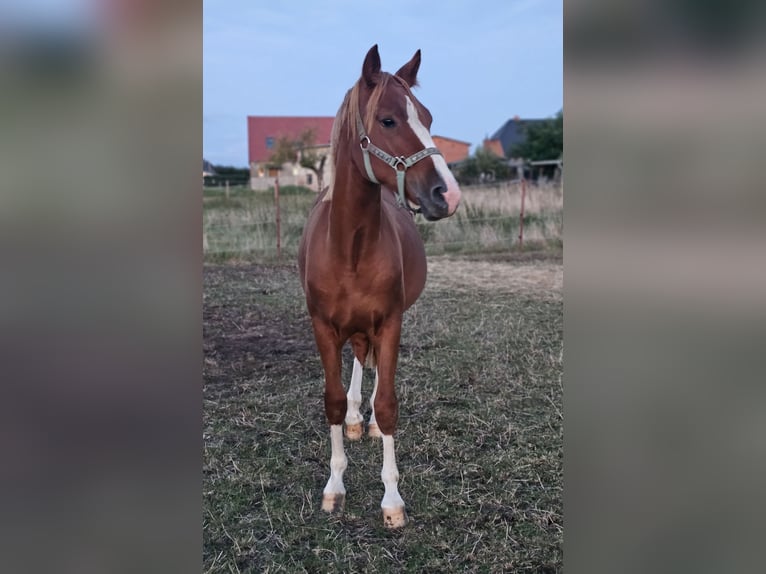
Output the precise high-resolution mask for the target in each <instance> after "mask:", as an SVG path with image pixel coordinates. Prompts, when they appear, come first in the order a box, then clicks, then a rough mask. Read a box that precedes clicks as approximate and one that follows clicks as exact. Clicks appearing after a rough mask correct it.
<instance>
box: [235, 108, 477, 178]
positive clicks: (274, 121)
mask: <svg viewBox="0 0 766 574" xmlns="http://www.w3.org/2000/svg"><path fill="white" fill-rule="evenodd" d="M334 121H335V118H334V117H330V116H306V117H304V116H248V117H247V139H248V163H249V165H250V187H251V188H252V189H267V188H269V187H271V186H272V185H274V178H275V177H276V176H277V173H279V181H280V183H281V184H282V185H303V186H306V187H309V188H312V189H317V183H318V182H317V181H316V174H315V173H314V172H313V171H311V170H310V169H307V168H305V167H302V166H300V165H298V164H284V165H283V166H281V169H277V167H276V166H274V165H272V163H271V158H272V156H273V155H274V152H275V151H276V146H277V142H278V141H279V140H280V139H281V138H285V137H286V138H289V139H291V140H294V141H297V140H298V139H299V138H300V136H301V134H302V133H304V132H305V131H306V130H307V129H313V130H314V135H315V145H313V146H311V148H310V149H311V150H312V151H316V152H317V154H318V155H326V156H327V160H326V161H325V164H324V172H323V177H322V179H323V181H324V182H328V181H331V176H332V170H333V164H332V161H331V157H330V152H331V146H330V138H331V135H332V124H333V122H334ZM432 139H433V140H434V145H436V147H437V148H439V151H440V152H442V155H443V156H444V160H445V161H446V162H447V165H448V166H450V167H452V166H453V165H454V164H456V163H458V162H461V161H463V160H464V159H466V158H467V157H468V155H469V148H470V147H471V144H470V143H468V142H464V141H461V140H456V139H453V138H448V137H445V136H436V135H435V136H432Z"/></svg>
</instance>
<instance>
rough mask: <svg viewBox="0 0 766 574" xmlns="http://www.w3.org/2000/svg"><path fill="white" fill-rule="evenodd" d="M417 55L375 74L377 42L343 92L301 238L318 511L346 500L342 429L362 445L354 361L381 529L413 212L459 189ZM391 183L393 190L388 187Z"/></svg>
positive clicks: (418, 249)
mask: <svg viewBox="0 0 766 574" xmlns="http://www.w3.org/2000/svg"><path fill="white" fill-rule="evenodd" d="M419 67H420V50H418V51H417V52H416V53H415V55H414V56H413V57H412V59H411V60H410V61H409V62H407V63H406V64H405V65H404V66H402V67H401V68H400V69H399V71H398V72H396V74H395V75H391V74H389V73H386V72H382V71H381V69H380V56H379V55H378V47H377V45H376V46H373V47H372V48H371V49H370V51H369V52H368V53H367V56H366V57H365V59H364V64H363V65H362V76H361V78H360V79H359V80H358V81H357V82H356V84H354V86H353V87H352V88H351V89H350V90H349V91H348V92H347V93H346V97H345V99H344V100H343V104H342V105H341V107H340V109H339V111H338V114H337V116H336V118H335V123H334V124H333V133H332V149H333V152H332V156H333V161H334V168H335V169H334V181H333V182H332V183H331V185H330V186H328V188H326V189H325V190H324V191H323V193H322V194H320V196H319V197H318V198H317V202H316V203H315V204H314V207H313V208H312V211H311V213H310V214H309V218H308V221H307V223H306V227H305V229H304V232H303V237H302V238H301V243H300V248H299V254H298V266H299V269H300V276H301V282H302V285H303V290H304V292H305V294H306V304H307V306H308V311H309V314H310V315H311V323H312V327H313V330H314V337H315V338H316V343H317V347H318V350H319V354H320V356H321V361H322V366H323V368H324V373H325V393H324V402H325V413H326V415H327V420H328V422H329V424H330V439H331V444H332V456H331V458H330V469H331V473H330V479H329V481H328V482H327V486H326V487H325V489H324V496H323V500H322V508H323V509H324V510H326V511H328V512H333V511H337V510H340V509H341V508H342V506H343V503H344V500H345V493H346V489H345V487H344V486H343V472H344V470H345V469H346V464H347V459H346V454H345V452H344V450H343V431H342V424H343V422H344V420H345V422H346V436H347V438H348V439H349V440H359V439H360V438H361V436H362V429H363V427H362V424H363V418H362V416H361V414H360V412H359V407H360V405H361V402H362V396H361V381H362V365H365V366H367V367H368V368H375V369H376V371H375V387H374V390H373V392H372V396H371V398H370V406H371V407H372V415H371V417H370V422H369V427H368V432H369V434H370V436H381V435H382V442H383V469H382V471H381V479H382V480H383V484H384V486H385V495H384V496H383V500H382V502H381V508H382V510H383V519H384V525H385V526H386V527H389V528H396V527H400V526H403V525H404V524H406V522H407V515H406V513H405V510H404V501H403V500H402V497H401V496H400V494H399V490H398V488H397V483H398V480H399V472H398V470H397V467H396V458H395V452H394V431H395V430H396V423H397V416H398V404H397V398H396V392H395V390H394V373H395V371H396V362H397V357H398V353H399V337H400V333H401V327H402V314H403V313H404V311H405V310H406V309H407V308H409V307H410V306H411V305H412V304H413V303H414V302H415V300H416V299H417V298H418V296H419V295H420V293H421V292H422V291H423V287H424V286H425V281H426V256H425V249H424V247H423V241H422V239H421V238H420V235H419V234H418V231H417V228H416V226H415V223H414V220H413V219H414V218H413V213H414V212H416V209H414V208H413V207H411V204H414V205H416V206H417V211H418V212H420V213H422V214H423V216H424V217H425V218H426V219H428V220H437V219H441V218H444V217H448V216H450V215H452V214H453V213H454V212H455V210H456V209H457V206H458V203H459V201H460V188H459V187H458V185H457V182H456V181H455V178H454V177H453V176H452V173H451V172H450V171H449V169H448V168H447V164H446V162H445V161H444V158H443V157H442V156H441V154H440V152H439V150H438V149H436V147H434V143H433V140H432V139H431V135H430V132H429V129H430V126H431V114H430V112H429V111H428V109H427V108H426V107H425V106H424V105H423V104H421V103H420V102H419V101H418V99H417V98H416V97H415V96H414V95H413V93H412V91H411V89H410V88H412V87H413V86H414V85H415V83H416V81H417V73H418V68H419ZM394 190H396V191H395V192H394ZM349 340H350V342H351V346H352V349H353V352H354V357H355V359H354V367H353V373H352V376H351V384H350V387H349V391H348V395H346V393H345V390H344V388H343V384H342V382H341V349H342V347H343V345H344V344H345V342H346V341H349Z"/></svg>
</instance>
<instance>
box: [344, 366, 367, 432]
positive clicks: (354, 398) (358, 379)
mask: <svg viewBox="0 0 766 574" xmlns="http://www.w3.org/2000/svg"><path fill="white" fill-rule="evenodd" d="M362 372H363V368H362V363H360V362H359V361H358V360H357V358H356V357H354V369H353V371H352V372H351V384H350V385H349V387H348V394H347V395H346V399H347V400H348V406H347V407H346V425H353V424H358V423H361V422H363V421H364V418H363V417H362V415H361V414H360V413H359V407H360V406H361V405H362Z"/></svg>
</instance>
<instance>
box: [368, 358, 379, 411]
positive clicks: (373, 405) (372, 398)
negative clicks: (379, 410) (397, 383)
mask: <svg viewBox="0 0 766 574" xmlns="http://www.w3.org/2000/svg"><path fill="white" fill-rule="evenodd" d="M377 393H378V368H377V367H375V386H374V387H372V394H371V395H370V408H371V409H372V414H371V415H370V424H371V425H377V424H378V423H377V422H376V421H375V395H376V394H377Z"/></svg>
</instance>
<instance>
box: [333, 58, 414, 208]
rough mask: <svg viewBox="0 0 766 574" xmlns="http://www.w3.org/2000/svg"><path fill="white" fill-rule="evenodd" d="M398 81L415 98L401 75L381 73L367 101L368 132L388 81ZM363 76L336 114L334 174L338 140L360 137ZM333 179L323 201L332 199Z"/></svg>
mask: <svg viewBox="0 0 766 574" xmlns="http://www.w3.org/2000/svg"><path fill="white" fill-rule="evenodd" d="M392 79H393V80H394V81H396V82H398V83H399V84H400V85H401V86H402V87H403V88H404V90H405V92H406V93H407V95H408V96H410V98H411V99H414V95H413V94H412V90H410V87H409V86H408V85H407V82H405V81H404V80H402V79H401V78H400V77H399V76H395V75H393V74H389V73H388V72H381V73H380V81H379V82H378V83H377V84H376V85H375V87H374V88H373V90H372V93H371V94H370V99H369V101H368V102H367V110H366V111H365V114H364V117H362V123H363V124H364V129H365V130H366V131H367V133H369V132H370V130H371V128H372V124H373V122H374V121H375V112H376V111H377V110H378V104H379V103H380V98H381V97H382V96H383V92H384V91H385V90H386V88H387V87H388V83H389V82H390V81H391V80H392ZM362 81H363V80H362V78H359V79H358V80H357V81H356V83H355V84H354V85H353V86H352V87H351V89H350V90H348V91H347V92H346V96H345V97H344V98H343V103H342V104H341V105H340V108H338V113H337V114H336V115H335V121H333V124H332V132H331V135H330V156H331V158H332V165H333V174H334V173H335V170H336V169H337V167H338V155H337V154H336V153H335V150H336V149H338V142H339V141H340V138H341V137H342V136H343V137H346V138H348V139H349V140H350V141H356V140H358V139H359V135H358V134H357V128H356V118H357V116H360V117H361V114H360V112H359V91H360V89H361V83H362ZM333 183H334V182H333V181H329V182H328V184H329V185H328V187H329V189H328V191H327V194H326V195H325V196H324V197H323V198H322V200H323V201H330V200H331V199H332V189H333Z"/></svg>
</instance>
